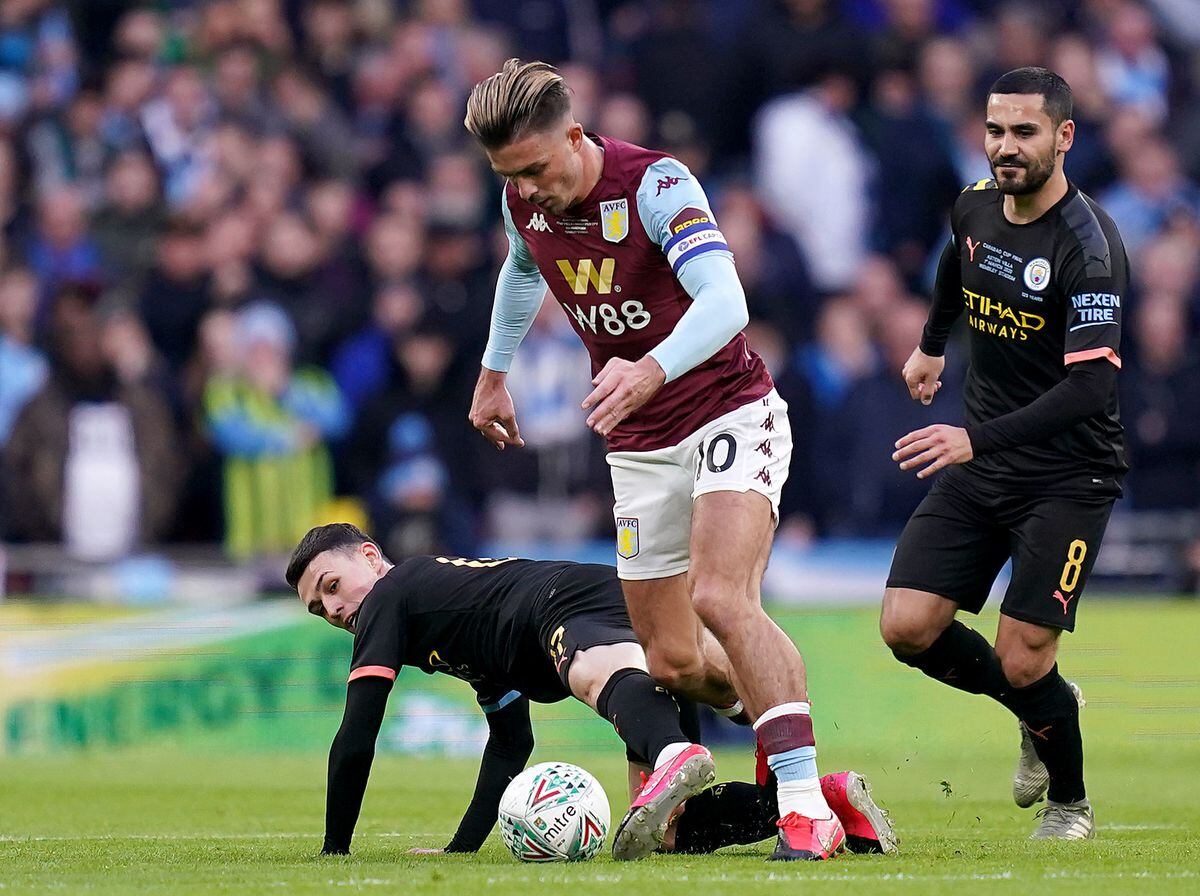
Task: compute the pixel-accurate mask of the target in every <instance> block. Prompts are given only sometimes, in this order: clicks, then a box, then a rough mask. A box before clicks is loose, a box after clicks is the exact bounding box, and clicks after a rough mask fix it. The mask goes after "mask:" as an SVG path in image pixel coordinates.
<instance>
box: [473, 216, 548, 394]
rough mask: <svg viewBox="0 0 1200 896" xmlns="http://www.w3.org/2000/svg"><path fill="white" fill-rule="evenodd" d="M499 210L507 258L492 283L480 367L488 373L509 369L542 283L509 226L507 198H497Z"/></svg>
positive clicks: (529, 323) (543, 290) (534, 312)
mask: <svg viewBox="0 0 1200 896" xmlns="http://www.w3.org/2000/svg"><path fill="white" fill-rule="evenodd" d="M500 208H501V210H502V211H503V214H504V233H505V235H506V236H507V237H508V256H507V257H506V258H505V259H504V264H503V265H501V266H500V276H499V277H498V278H497V280H496V298H495V301H494V302H493V303H492V326H491V329H490V330H489V331H488V343H487V348H486V349H485V350H484V352H483V366H484V367H486V368H487V369H488V370H497V371H501V372H503V373H507V372H508V369H509V368H510V367H511V366H512V359H513V355H515V354H516V353H517V346H518V345H520V344H521V340H522V339H524V338H525V334H526V333H528V332H529V328H530V326H532V325H533V319H534V318H535V317H537V313H538V309H539V308H541V307H542V299H543V298H545V295H546V281H545V280H543V279H542V275H541V273H540V272H539V271H538V267H537V263H536V262H535V261H534V260H533V255H531V254H530V252H529V247H528V246H527V245H525V240H524V239H523V238H522V237H521V234H520V233H519V232H518V231H517V228H516V225H515V224H513V219H512V212H510V211H509V209H508V199H507V198H506V197H505V196H503V195H501V197H500Z"/></svg>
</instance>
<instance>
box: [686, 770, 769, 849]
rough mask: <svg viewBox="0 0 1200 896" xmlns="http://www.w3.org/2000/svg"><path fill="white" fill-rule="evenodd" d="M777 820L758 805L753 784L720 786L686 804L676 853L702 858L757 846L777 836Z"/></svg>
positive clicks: (741, 783)
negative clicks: (742, 845) (728, 849)
mask: <svg viewBox="0 0 1200 896" xmlns="http://www.w3.org/2000/svg"><path fill="white" fill-rule="evenodd" d="M778 818H779V815H778V814H777V813H776V812H775V811H774V810H772V809H767V808H766V807H765V806H763V805H762V804H761V803H759V801H758V788H757V787H755V786H754V785H753V784H746V783H743V782H741V781H731V782H729V783H727V784H717V785H716V786H715V787H711V788H709V789H708V790H706V791H704V792H703V793H701V794H698V795H696V796H694V797H692V798H691V799H690V800H688V801H687V802H686V803H684V805H683V814H682V815H680V816H679V822H678V826H677V827H676V828H675V852H678V853H690V854H692V855H699V854H702V853H710V852H714V851H716V850H718V849H720V848H721V847H723V846H734V845H736V844H740V843H757V842H758V841H759V840H766V839H767V838H768V837H774V836H775V834H776V829H775V822H776V821H777V820H778Z"/></svg>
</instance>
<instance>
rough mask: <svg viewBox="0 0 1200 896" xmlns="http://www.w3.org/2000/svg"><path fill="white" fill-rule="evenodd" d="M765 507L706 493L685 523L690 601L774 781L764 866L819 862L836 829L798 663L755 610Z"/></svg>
mask: <svg viewBox="0 0 1200 896" xmlns="http://www.w3.org/2000/svg"><path fill="white" fill-rule="evenodd" d="M773 527H774V521H773V519H772V507H771V502H770V500H769V499H768V498H767V497H766V496H764V495H761V494H759V493H758V492H753V491H748V492H730V491H719V492H709V493H706V494H702V495H700V496H699V497H698V498H697V499H696V504H695V507H694V510H693V517H692V546H691V547H692V558H693V562H692V569H691V572H690V576H691V579H692V599H693V602H694V604H695V606H696V611H697V612H698V613H699V615H700V618H701V619H702V620H703V621H704V623H705V625H706V626H707V627H708V628H709V629H710V630H711V631H712V633H713V634H714V635H715V636H716V638H717V640H718V641H719V642H720V643H721V646H722V647H723V648H724V650H725V651H726V653H727V654H728V656H729V660H730V663H731V664H732V666H733V668H734V670H735V674H736V675H737V677H738V681H739V682H741V683H742V686H743V689H744V693H743V694H742V700H743V702H744V703H745V704H746V707H747V709H748V711H749V712H750V713H751V714H752V715H753V716H754V717H755V718H756V719H757V721H756V722H755V731H756V732H757V734H758V739H759V742H760V743H761V745H762V748H763V750H764V752H765V753H766V754H767V762H768V763H769V764H770V767H771V770H772V771H773V772H774V773H775V775H776V777H777V779H778V785H777V804H778V811H779V816H780V822H779V837H780V839H779V841H778V843H777V846H776V850H775V853H773V854H772V858H774V859H784V860H792V859H820V858H828V857H830V856H832V855H834V854H836V853H837V852H838V851H840V850H841V848H842V847H843V845H844V841H845V832H844V830H843V829H842V827H841V824H840V822H838V820H837V818H836V816H835V815H834V814H833V812H832V810H831V809H830V808H829V806H828V804H827V803H826V801H825V797H824V796H823V794H822V792H821V784H820V779H819V776H818V774H817V764H816V741H815V739H814V737H813V729H812V720H811V718H810V714H809V713H810V710H809V704H808V702H807V700H808V697H807V684H806V681H805V670H804V663H803V660H801V658H800V654H799V652H798V651H797V650H796V647H795V645H794V644H793V643H792V642H791V639H789V638H788V637H787V635H786V634H784V632H783V630H782V629H780V628H779V627H778V626H777V625H776V624H775V623H774V621H773V620H772V619H771V618H770V617H769V616H768V615H767V614H766V612H765V611H764V610H763V608H762V602H761V594H760V592H759V586H760V583H761V581H762V574H763V571H764V570H765V569H766V562H767V558H768V556H769V554H770V544H771V536H772V530H773Z"/></svg>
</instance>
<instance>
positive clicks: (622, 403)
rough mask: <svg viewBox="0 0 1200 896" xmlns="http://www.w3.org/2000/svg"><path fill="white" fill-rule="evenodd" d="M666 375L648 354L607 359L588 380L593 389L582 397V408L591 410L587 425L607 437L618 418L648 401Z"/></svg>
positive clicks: (625, 415) (630, 412) (620, 418)
mask: <svg viewBox="0 0 1200 896" xmlns="http://www.w3.org/2000/svg"><path fill="white" fill-rule="evenodd" d="M666 380H667V375H666V374H665V373H663V369H662V368H661V367H659V366H658V362H657V361H655V360H654V358H652V357H650V355H646V356H645V357H644V358H642V359H641V360H640V361H638V362H636V363H634V362H633V361H626V360H625V359H624V358H611V359H610V360H609V362H608V363H607V364H605V365H604V369H603V370H601V371H600V372H599V373H598V374H596V376H595V377H594V378H593V379H592V385H593V386H595V387H596V388H595V389H593V390H592V392H591V394H590V395H589V396H588V397H587V398H585V399H584V400H583V405H582V407H583V409H584V410H585V411H587V410H591V409H592V408H595V410H593V411H592V413H591V414H589V415H588V418H587V425H588V426H589V427H591V428H592V429H593V430H594V431H595V432H596V433H598V434H599V435H602V436H607V435H608V434H609V433H610V432H612V431H613V429H615V428H616V426H617V424H619V423H620V422H621V421H622V420H624V419H625V418H626V417H628V416H629V415H630V414H632V413H633V412H634V411H636V410H637V409H638V408H640V407H641V406H642V405H644V404H645V403H646V402H647V401H649V400H650V398H651V396H652V395H654V393H655V392H657V391H658V390H659V389H661V388H662V384H663V383H665V382H666Z"/></svg>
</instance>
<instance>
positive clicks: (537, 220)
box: [525, 212, 554, 233]
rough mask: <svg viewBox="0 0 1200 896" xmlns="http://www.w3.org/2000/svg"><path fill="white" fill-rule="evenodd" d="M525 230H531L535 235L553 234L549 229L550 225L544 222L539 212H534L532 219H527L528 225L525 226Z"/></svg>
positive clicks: (544, 217)
mask: <svg viewBox="0 0 1200 896" xmlns="http://www.w3.org/2000/svg"><path fill="white" fill-rule="evenodd" d="M525 229H526V230H532V231H535V232H537V233H554V231H553V230H551V229H550V225H549V224H548V223H547V222H546V216H545V215H544V214H542V213H541V212H534V213H533V217H531V218H530V219H529V223H528V224H526V225H525Z"/></svg>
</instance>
